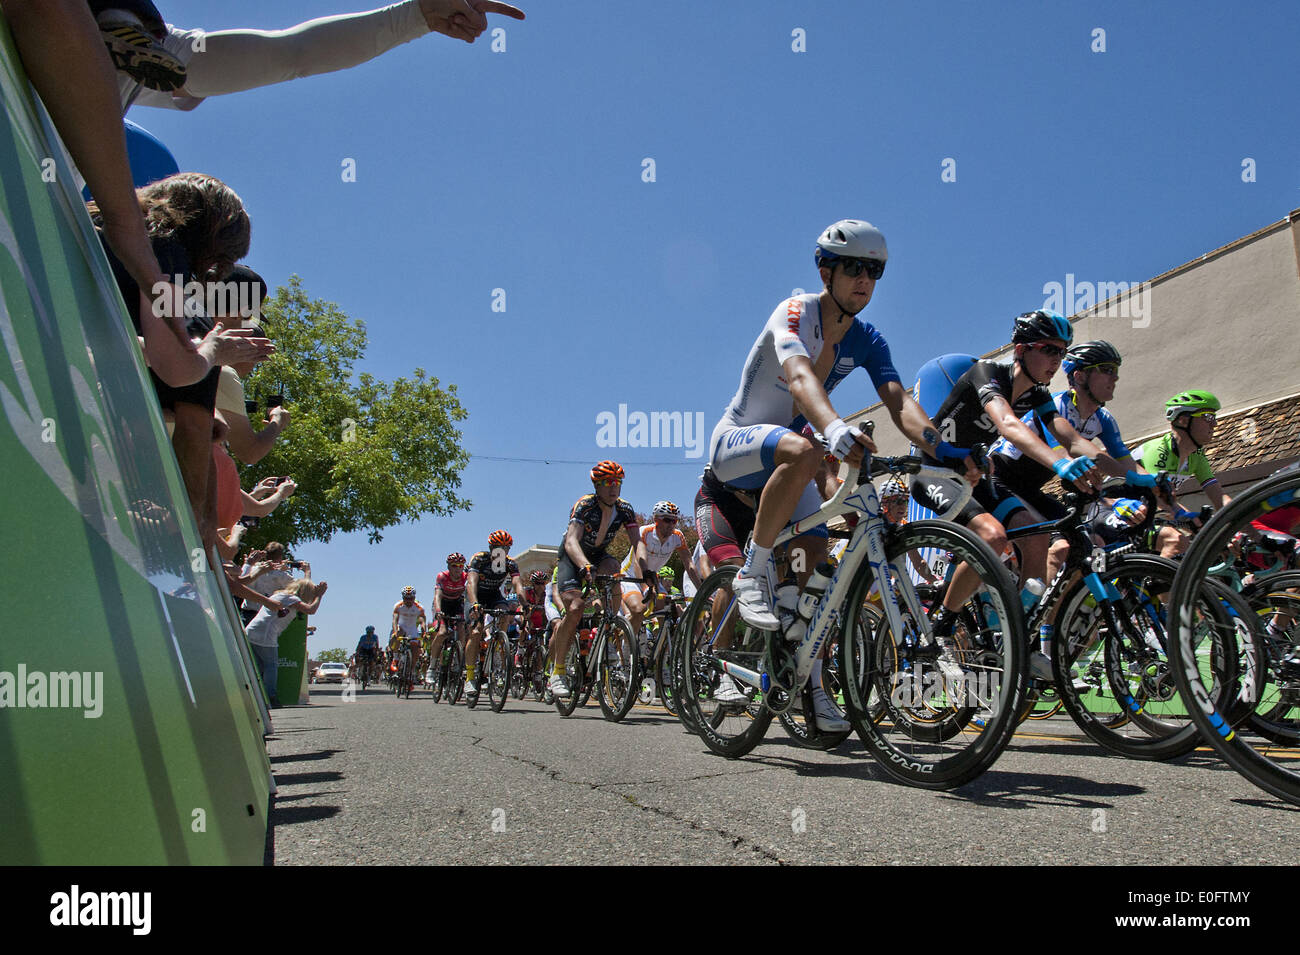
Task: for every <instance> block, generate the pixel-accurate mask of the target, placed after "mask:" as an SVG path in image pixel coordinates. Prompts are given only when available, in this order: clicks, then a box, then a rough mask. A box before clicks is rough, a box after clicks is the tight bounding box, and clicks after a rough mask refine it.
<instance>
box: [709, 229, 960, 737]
mask: <svg viewBox="0 0 1300 955" xmlns="http://www.w3.org/2000/svg"><path fill="white" fill-rule="evenodd" d="M888 257H889V253H888V249H887V248H886V246H885V237H884V236H883V235H881V233H880V230H878V229H877V228H876V227H875V226H873V225H872V224H871V223H869V222H864V221H862V220H860V219H842V220H840V221H839V222H836V223H835V224H834V225H832V226H830V227H829V228H827V229H826V231H825V232H823V233H822V235H821V237H820V238H819V239H818V240H817V249H816V252H815V254H814V261H815V262H816V264H817V269H818V272H819V274H820V276H821V280H822V286H823V288H822V292H821V294H820V295H798V296H794V297H792V298H789V299H786V300H785V301H784V302H782V303H781V304H780V305H778V306H777V308H776V311H774V312H773V313H772V315H771V317H770V318H769V319H768V320H767V324H766V325H765V326H764V327H763V331H762V332H761V333H760V334H759V336H758V340H757V341H755V342H754V346H753V348H751V349H750V352H749V357H748V359H747V360H746V362H745V367H744V370H743V371H742V373H741V376H740V388H739V390H737V392H736V394H735V397H733V398H732V399H731V403H730V404H729V405H728V406H727V409H726V411H725V412H724V413H723V416H722V420H721V421H719V422H718V424H717V426H716V427H715V428H714V429H713V439H712V442H711V444H710V448H711V453H710V457H709V467H710V469H711V470H712V471H713V473H714V475H715V476H716V477H717V478H718V480H720V481H722V482H723V483H724V484H726V485H729V486H730V487H732V488H736V489H739V490H742V491H752V490H754V489H757V488H762V494H761V496H760V498H759V503H758V511H757V515H756V517H755V522H754V533H753V540H752V541H751V543H750V545H749V547H748V548H747V549H746V551H745V563H744V565H743V566H742V567H741V569H740V571H739V573H737V575H736V579H735V583H734V585H733V589H734V593H735V595H736V600H737V604H738V607H739V610H740V615H741V617H742V618H743V619H744V620H745V622H746V623H748V624H750V625H751V626H754V627H757V628H759V629H763V630H776V629H778V628H779V626H780V624H779V622H778V620H777V618H776V616H775V614H773V612H772V590H773V586H772V577H773V568H772V546H773V544H775V542H776V536H777V534H778V533H779V532H780V531H781V530H782V529H783V528H784V527H785V525H786V524H787V523H788V522H789V521H790V520H791V519H792V518H796V519H798V518H803V517H806V516H807V515H809V514H811V513H813V512H814V511H816V510H817V508H818V507H820V506H821V503H822V501H821V495H820V494H819V493H818V492H817V488H816V486H815V484H814V483H813V478H814V476H815V475H816V473H817V467H818V464H819V463H820V462H821V460H822V456H823V454H824V453H825V449H823V448H821V447H818V446H816V445H815V444H814V443H813V442H812V441H809V440H808V439H807V438H805V437H804V436H803V435H801V434H799V431H798V429H799V428H801V427H802V426H803V424H804V422H805V421H807V422H808V423H810V424H811V425H812V426H813V427H814V428H815V429H816V430H817V431H819V432H820V433H821V434H823V435H824V436H825V440H826V445H827V448H828V449H829V450H830V451H831V453H833V454H834V455H835V456H836V457H838V458H840V460H847V461H848V463H849V464H850V465H852V466H857V465H859V464H861V462H862V455H863V451H864V450H866V451H873V452H874V451H875V450H876V447H875V445H874V444H873V443H872V441H871V440H870V439H869V438H867V437H866V436H865V435H863V434H862V433H860V432H859V431H857V430H856V429H853V428H850V427H849V425H848V424H846V423H845V422H844V420H843V419H842V418H840V417H839V415H838V414H837V413H836V411H835V408H834V407H832V405H831V402H830V398H829V397H828V393H829V392H830V391H831V390H832V389H833V388H834V387H835V386H836V385H837V384H839V382H840V381H841V380H842V379H843V378H844V377H845V376H846V375H847V374H848V373H849V372H850V371H852V370H853V369H854V368H858V367H861V368H866V369H867V372H868V374H870V375H871V379H872V383H873V384H874V385H875V386H876V391H877V392H878V393H879V394H880V398H881V401H883V402H884V404H885V407H886V408H887V409H888V411H889V415H890V417H891V418H892V419H893V421H894V424H895V426H896V427H897V428H898V429H899V430H900V431H901V432H903V434H905V435H906V436H907V437H908V438H910V439H911V440H912V441H913V442H914V443H915V444H916V445H918V446H919V447H921V448H924V449H925V450H926V451H927V452H928V453H930V454H931V455H932V456H933V457H934V458H936V459H937V460H939V461H941V462H943V463H944V464H945V465H946V466H949V467H952V468H953V469H955V470H959V471H964V472H966V475H967V477H968V478H969V479H971V480H976V479H977V478H978V476H979V475H978V472H977V471H976V470H975V466H974V463H973V462H972V461H971V460H970V458H969V454H968V451H967V450H966V449H962V448H954V447H952V446H951V445H949V444H947V443H946V442H943V441H940V440H939V435H938V430H937V429H936V428H935V426H934V423H933V422H932V421H931V420H930V419H929V418H928V417H927V416H926V414H925V412H924V411H922V410H921V406H920V405H918V404H917V403H916V401H915V400H914V399H913V398H912V396H911V395H910V394H908V392H907V390H906V389H904V388H903V386H902V383H901V381H900V379H899V375H898V372H897V371H895V370H894V366H893V362H892V359H891V358H890V355H889V346H888V345H887V344H886V342H885V339H884V338H883V337H882V336H881V334H880V333H879V332H878V331H876V330H875V329H874V328H872V327H871V326H870V325H868V324H867V323H865V322H862V321H860V320H858V319H857V318H856V316H857V314H858V313H859V312H861V311H862V309H864V308H865V307H866V306H867V303H868V302H870V301H871V296H872V294H873V293H874V292H875V288H876V282H877V281H878V280H879V279H880V277H881V275H882V274H884V271H885V261H886V260H887V259H888ZM822 533H823V537H822V538H821V539H820V540H818V541H809V540H808V539H807V538H800V539H799V542H800V543H801V544H802V545H803V546H804V547H805V548H806V550H807V552H808V554H809V557H810V558H814V557H815V555H816V554H817V553H819V552H820V553H824V551H825V538H824V530H823V531H822ZM792 546H794V545H792ZM816 563H817V560H816V559H809V560H808V561H806V563H805V567H806V569H805V571H804V572H803V573H802V574H801V575H800V579H799V584H800V586H801V587H802V586H803V584H804V583H805V582H806V580H807V577H808V574H809V573H810V572H811V571H812V569H813V567H814V566H815V565H816ZM818 669H819V668H816V667H815V669H814V672H813V674H812V686H813V702H814V707H815V709H814V712H815V715H816V720H817V725H818V726H819V727H820V728H821V729H823V730H825V731H834V730H840V731H843V730H846V729H848V728H849V724H848V722H847V721H846V720H844V718H843V714H841V713H840V712H839V711H838V709H837V708H836V707H835V704H834V702H833V701H831V700H830V699H829V698H828V697H827V696H826V694H825V692H823V691H821V690H820V687H821V682H820V673H819V672H817V670H818Z"/></svg>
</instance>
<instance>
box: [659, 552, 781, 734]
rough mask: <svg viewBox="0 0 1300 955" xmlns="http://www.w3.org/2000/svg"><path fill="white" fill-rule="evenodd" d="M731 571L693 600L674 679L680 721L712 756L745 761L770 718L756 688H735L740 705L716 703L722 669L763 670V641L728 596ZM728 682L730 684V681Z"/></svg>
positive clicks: (713, 578) (712, 578)
mask: <svg viewBox="0 0 1300 955" xmlns="http://www.w3.org/2000/svg"><path fill="white" fill-rule="evenodd" d="M735 576H736V568H735V567H733V566H730V565H728V566H724V567H719V568H718V569H717V570H715V571H714V572H713V573H712V574H710V575H709V578H708V580H706V581H705V582H704V585H703V586H702V587H700V589H699V592H698V593H696V595H695V596H694V597H693V598H692V599H691V603H690V606H689V607H687V608H686V616H685V618H684V619H683V621H682V629H681V633H680V634H679V635H678V641H677V643H678V658H679V662H678V665H677V667H676V668H675V669H676V670H677V672H676V674H675V679H676V681H677V682H676V684H675V686H676V689H677V698H678V705H679V706H680V708H681V712H680V714H679V715H680V717H681V719H682V722H683V723H685V724H686V725H687V726H688V727H689V728H690V729H691V730H693V731H694V732H695V733H697V734H698V735H699V737H700V738H701V739H702V740H704V745H706V746H707V747H708V748H709V749H710V750H712V751H713V752H715V753H717V754H719V755H721V756H726V757H728V758H730V759H735V758H737V757H740V756H743V755H745V754H746V753H748V752H749V751H750V750H752V749H753V748H754V747H755V746H757V745H758V744H759V743H760V742H761V741H762V739H763V737H764V736H766V735H767V728H768V726H770V725H771V723H772V713H771V711H770V710H768V708H767V707H766V706H764V705H763V703H762V698H761V694H760V693H759V691H758V690H757V689H755V688H754V687H751V686H748V685H746V684H744V683H742V682H740V681H739V680H735V681H733V682H734V685H735V687H736V688H737V689H738V690H739V692H740V696H741V697H742V699H739V700H737V701H736V702H732V703H721V702H719V701H718V700H716V699H715V698H714V696H715V693H716V692H717V691H718V689H719V687H720V686H721V685H722V682H723V679H724V675H725V674H724V669H723V667H724V666H725V664H726V663H728V662H731V663H737V664H739V665H741V666H744V667H745V668H747V669H749V670H760V669H761V668H762V661H763V650H764V643H765V639H766V638H765V635H764V632H763V631H762V630H758V629H756V628H754V627H751V626H749V624H747V623H745V622H744V620H742V619H741V617H740V612H739V611H738V610H737V609H736V601H735V598H734V597H733V596H732V593H731V581H732V578H734V577H735ZM728 679H729V678H728Z"/></svg>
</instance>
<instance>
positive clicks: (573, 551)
mask: <svg viewBox="0 0 1300 955" xmlns="http://www.w3.org/2000/svg"><path fill="white" fill-rule="evenodd" d="M591 483H592V486H593V487H594V489H595V490H594V493H591V494H585V495H583V496H582V497H580V498H578V500H577V502H576V503H575V504H574V505H573V510H571V511H570V512H569V527H568V529H567V530H566V531H565V532H564V540H563V542H562V543H561V544H560V562H559V565H558V566H557V567H556V578H555V579H556V584H557V585H558V589H559V592H560V601H561V603H562V604H563V605H564V617H563V618H562V619H561V620H560V623H559V625H558V626H557V627H556V628H555V636H554V638H553V639H552V640H551V658H552V664H551V678H550V680H549V681H548V682H547V688H548V689H549V690H550V691H551V694H552V695H553V696H554V697H555V698H556V699H560V700H566V699H568V698H569V696H570V695H571V694H572V690H571V688H570V686H569V678H568V675H567V674H566V673H565V672H564V658H565V656H566V655H567V654H568V652H569V644H570V643H572V642H573V635H574V633H575V632H576V631H577V629H578V624H579V622H580V621H581V620H582V609H583V602H584V601H583V597H582V582H583V581H584V580H587V581H590V580H591V579H592V577H593V576H595V575H596V574H614V573H617V572H618V569H619V565H618V559H617V558H615V557H611V556H610V555H609V554H608V553H606V548H608V547H609V543H610V541H612V540H613V539H614V535H615V534H617V533H618V531H619V529H620V528H622V530H623V531H624V533H626V534H627V545H628V551H629V554H630V555H634V554H635V552H636V534H637V520H636V512H635V511H633V510H632V505H631V504H629V503H628V502H627V501H625V500H623V499H622V498H621V497H619V496H618V492H619V491H620V490H621V489H622V487H623V469H622V468H621V467H620V466H619V465H618V462H616V461H601V462H600V463H599V464H597V465H596V466H595V467H593V468H592V469H591ZM630 571H631V572H630V573H628V574H627V575H626V576H630V577H640V576H642V573H641V562H640V559H639V558H637V557H635V556H633V557H632V558H631V565H630Z"/></svg>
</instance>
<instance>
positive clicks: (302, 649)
mask: <svg viewBox="0 0 1300 955" xmlns="http://www.w3.org/2000/svg"><path fill="white" fill-rule="evenodd" d="M279 653H280V660H279V664H280V668H279V672H278V673H277V675H276V676H277V678H276V689H275V692H276V694H277V695H278V696H279V697H280V702H281V703H283V704H285V705H286V706H288V705H290V704H293V703H297V702H298V701H299V697H300V696H301V694H302V681H303V669H304V668H305V667H306V666H307V618H306V617H305V616H303V615H302V614H298V615H297V616H296V617H295V618H294V621H293V623H291V624H289V626H287V627H285V628H284V633H282V634H280V648H279Z"/></svg>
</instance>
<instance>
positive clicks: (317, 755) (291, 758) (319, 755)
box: [271, 749, 343, 765]
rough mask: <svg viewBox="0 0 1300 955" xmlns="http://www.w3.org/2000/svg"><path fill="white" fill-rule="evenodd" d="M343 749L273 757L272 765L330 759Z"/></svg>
mask: <svg viewBox="0 0 1300 955" xmlns="http://www.w3.org/2000/svg"><path fill="white" fill-rule="evenodd" d="M341 752H343V750H341V749H321V750H317V751H316V752H314V753H288V754H286V755H284V756H272V757H271V764H272V765H275V764H276V763H300V762H304V761H307V760H317V759H329V758H330V757H331V756H333V755H334V754H335V753H341Z"/></svg>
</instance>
